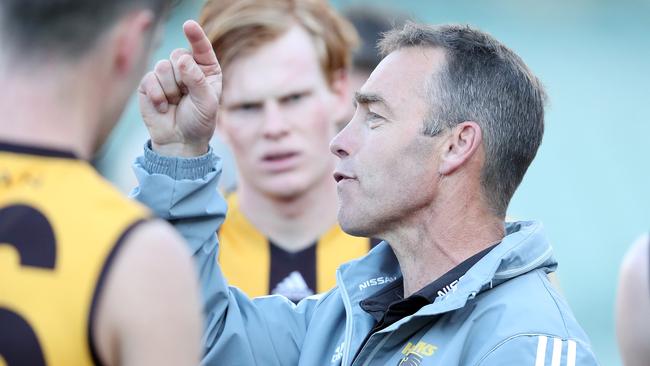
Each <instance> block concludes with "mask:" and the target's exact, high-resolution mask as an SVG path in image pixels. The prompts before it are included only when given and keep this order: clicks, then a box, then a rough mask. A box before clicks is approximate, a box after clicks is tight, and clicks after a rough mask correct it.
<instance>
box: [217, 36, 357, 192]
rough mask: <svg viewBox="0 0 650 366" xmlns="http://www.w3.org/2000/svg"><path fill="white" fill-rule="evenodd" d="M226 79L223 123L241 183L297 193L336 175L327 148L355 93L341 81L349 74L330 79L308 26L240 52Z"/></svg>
mask: <svg viewBox="0 0 650 366" xmlns="http://www.w3.org/2000/svg"><path fill="white" fill-rule="evenodd" d="M224 80H225V85H224V91H223V99H222V110H221V112H220V123H219V128H220V131H221V133H222V134H223V135H224V137H225V139H226V140H227V141H228V143H229V145H230V147H231V148H232V150H233V153H234V156H235V160H236V161H237V168H238V170H239V174H240V184H242V185H247V186H248V187H250V188H252V189H255V190H257V191H259V192H261V193H263V194H265V195H270V196H273V197H277V198H291V197H295V196H296V195H300V194H302V193H304V192H306V191H308V190H309V189H310V188H312V187H314V186H315V185H316V184H318V183H320V182H322V181H323V180H327V179H332V178H331V176H332V172H333V170H334V164H335V158H334V156H333V155H332V154H331V153H330V152H329V147H328V146H329V142H330V140H331V139H332V137H333V136H334V134H335V133H336V127H335V123H336V121H338V120H339V119H340V118H341V117H342V115H343V113H344V112H345V104H346V102H349V99H348V97H347V95H349V94H347V89H346V86H345V85H341V83H345V82H346V81H345V77H343V78H342V79H341V80H338V81H336V82H335V84H334V85H335V86H334V87H333V88H331V87H330V85H328V83H327V80H326V79H325V76H324V75H323V72H322V69H321V67H320V63H319V60H318V56H317V52H316V48H315V46H314V42H313V41H312V39H311V38H310V36H309V35H308V34H307V32H306V31H304V30H303V29H302V28H301V27H298V26H294V27H292V28H291V29H290V30H289V31H288V32H287V33H285V34H284V35H282V36H281V37H279V38H278V39H276V40H274V41H272V42H270V43H268V44H265V45H263V46H262V47H260V48H259V49H256V50H254V51H252V52H251V53H247V54H244V55H242V56H241V57H239V58H236V59H235V60H234V61H233V62H232V64H230V65H229V66H228V67H227V69H225V70H224ZM336 83H338V84H336ZM337 86H338V87H337ZM334 90H337V92H335V91H334Z"/></svg>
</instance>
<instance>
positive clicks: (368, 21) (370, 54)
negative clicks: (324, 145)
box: [340, 4, 408, 128]
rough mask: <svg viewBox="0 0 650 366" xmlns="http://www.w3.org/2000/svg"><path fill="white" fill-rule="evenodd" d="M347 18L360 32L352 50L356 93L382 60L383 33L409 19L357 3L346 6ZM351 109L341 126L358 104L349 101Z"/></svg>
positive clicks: (351, 115)
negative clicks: (379, 45) (379, 46)
mask: <svg viewBox="0 0 650 366" xmlns="http://www.w3.org/2000/svg"><path fill="white" fill-rule="evenodd" d="M343 15H344V16H345V18H346V19H347V20H348V21H350V23H352V25H353V26H354V28H355V29H356V30H357V33H358V34H359V39H360V43H359V46H358V47H357V48H356V49H355V50H354V52H353V53H352V70H351V71H350V83H349V85H350V91H351V93H350V94H351V95H354V93H356V92H357V91H359V89H361V86H362V85H363V83H365V82H366V80H368V76H370V73H372V71H373V70H374V69H375V67H377V65H378V64H379V62H380V61H381V56H380V55H379V50H378V49H377V43H378V42H379V40H380V39H381V36H382V34H383V33H385V32H388V31H389V30H391V29H393V28H399V27H401V26H402V25H404V23H405V22H406V20H407V19H408V17H407V16H406V15H404V14H401V13H400V12H399V11H397V10H395V9H385V8H380V7H375V6H372V5H369V4H367V5H364V6H356V7H351V8H347V9H345V10H343ZM348 108H349V109H348V113H347V114H346V116H345V118H343V119H342V120H341V121H340V128H343V127H345V125H346V124H347V123H348V122H349V121H350V120H351V119H352V117H353V116H354V110H355V104H354V103H353V102H351V103H350V105H349V107H348Z"/></svg>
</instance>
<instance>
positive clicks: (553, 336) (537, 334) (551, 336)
mask: <svg viewBox="0 0 650 366" xmlns="http://www.w3.org/2000/svg"><path fill="white" fill-rule="evenodd" d="M539 336H546V337H549V338H560V339H562V340H568V339H571V340H574V339H573V338H566V337H559V336H557V335H555V334H549V333H518V334H515V335H512V336H510V337H508V338H506V339H504V340H502V341H501V342H499V343H497V344H496V345H495V346H494V347H492V348H491V349H490V350H489V351H488V352H487V353H485V355H483V357H481V359H480V360H478V362H477V363H476V366H481V364H482V363H483V361H485V359H487V358H488V357H489V356H490V355H491V354H492V353H494V351H496V350H497V349H499V348H501V347H502V346H503V345H504V344H506V343H508V342H510V341H512V340H513V339H516V338H521V337H539Z"/></svg>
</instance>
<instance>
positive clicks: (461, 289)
mask: <svg viewBox="0 0 650 366" xmlns="http://www.w3.org/2000/svg"><path fill="white" fill-rule="evenodd" d="M556 267H557V262H556V261H555V259H554V258H553V256H552V248H551V246H550V244H549V242H548V240H547V239H546V237H545V235H544V230H543V225H542V224H541V223H539V222H535V221H520V222H512V223H506V236H505V237H504V238H503V240H502V241H501V244H499V245H497V246H496V247H495V248H494V249H492V250H491V251H490V252H489V253H488V254H487V255H486V256H485V257H483V258H482V259H481V260H480V261H479V262H478V263H476V264H475V265H474V266H473V267H472V268H470V270H469V271H467V273H466V274H465V275H464V276H463V277H462V278H461V279H460V280H459V281H458V284H457V286H456V290H455V291H453V292H451V293H449V294H448V295H447V296H444V297H439V298H437V299H436V301H435V302H434V303H433V304H431V305H427V306H425V307H423V308H422V309H421V310H420V311H418V312H417V313H416V314H415V315H412V316H411V317H407V318H405V319H402V320H400V321H399V322H397V323H395V324H393V325H391V326H390V327H388V328H386V329H385V330H384V331H391V330H393V329H394V328H396V327H399V326H400V325H401V324H403V323H405V322H407V321H408V320H409V319H410V318H413V317H420V316H430V315H436V314H442V313H445V312H448V311H452V310H456V309H459V308H461V307H463V306H465V304H466V303H467V301H468V300H469V299H472V298H474V297H475V296H476V295H477V294H479V293H480V292H482V291H487V290H489V289H490V288H492V287H494V286H497V285H499V284H501V283H503V282H505V281H507V280H509V279H511V278H514V277H517V276H520V275H522V274H524V273H527V272H530V271H532V270H535V269H538V268H543V269H544V270H545V271H546V272H547V273H548V272H553V271H554V270H555V268H556ZM339 272H340V277H339V278H340V279H341V283H339V284H338V285H339V286H342V287H344V290H345V291H343V293H342V296H349V299H350V302H351V303H352V304H353V311H363V310H362V309H361V308H360V307H359V306H358V303H359V302H360V301H361V300H363V299H365V298H367V297H369V296H370V295H372V294H373V293H375V292H377V291H378V290H380V289H381V288H383V286H384V285H386V284H388V283H390V282H392V281H393V280H395V279H397V278H398V277H400V276H401V271H400V269H399V264H398V262H397V258H396V257H395V254H394V253H393V251H392V249H391V248H390V246H389V245H388V244H387V243H386V242H382V243H381V244H379V245H377V246H376V247H375V248H374V249H373V250H372V251H370V252H369V253H368V254H367V255H366V256H365V257H362V258H360V259H357V260H353V261H351V262H348V263H346V264H344V265H342V266H341V267H340V268H339Z"/></svg>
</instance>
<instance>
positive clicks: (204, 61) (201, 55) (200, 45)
mask: <svg viewBox="0 0 650 366" xmlns="http://www.w3.org/2000/svg"><path fill="white" fill-rule="evenodd" d="M183 31H184V32H185V37H186V38H187V40H188V41H189V42H190V47H191V48H192V56H193V57H194V61H196V63H197V64H199V65H201V66H212V65H218V64H219V62H218V61H217V55H215V53H214V50H213V49H212V44H211V43H210V40H209V39H208V36H206V35H205V32H204V31H203V28H201V26H200V25H199V23H197V22H195V21H193V20H188V21H187V22H185V24H183Z"/></svg>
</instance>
